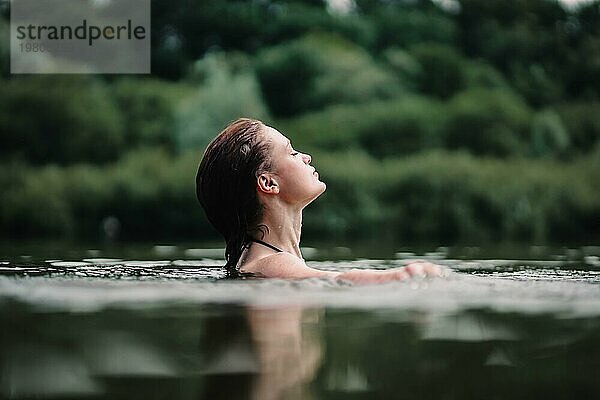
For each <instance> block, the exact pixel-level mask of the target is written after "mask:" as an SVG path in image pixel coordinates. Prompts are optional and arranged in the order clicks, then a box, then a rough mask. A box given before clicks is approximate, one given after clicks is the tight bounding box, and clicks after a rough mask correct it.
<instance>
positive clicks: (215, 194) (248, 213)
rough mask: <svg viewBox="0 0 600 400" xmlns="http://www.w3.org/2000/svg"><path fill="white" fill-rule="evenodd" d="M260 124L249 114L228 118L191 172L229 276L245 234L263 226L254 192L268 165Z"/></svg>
mask: <svg viewBox="0 0 600 400" xmlns="http://www.w3.org/2000/svg"><path fill="white" fill-rule="evenodd" d="M265 128H266V126H265V124H263V123H262V122H261V121H258V120H255V119H249V118H240V119H237V120H235V121H233V122H232V123H230V124H229V125H227V127H226V128H225V129H223V131H221V133H219V134H218V135H217V137H215V138H214V139H213V140H212V141H211V142H210V143H209V145H208V147H207V148H206V151H205V152H204V155H203V157H202V161H201V162H200V165H199V167H198V173H197V174H196V197H197V198H198V201H199V202H200V204H201V205H202V207H203V208H204V212H205V213H206V216H207V217H208V220H209V221H210V222H211V224H213V226H214V227H215V228H216V229H217V231H219V232H220V233H221V235H223V237H224V238H225V242H226V248H225V259H226V261H227V263H226V264H225V268H226V269H227V271H228V273H229V274H230V275H232V276H235V275H237V273H238V271H237V269H236V265H237V263H238V260H239V258H240V256H241V254H242V251H243V249H244V246H245V245H246V244H247V243H248V238H249V236H255V235H256V232H259V234H260V233H262V236H261V237H264V234H265V229H268V228H267V227H266V226H265V225H259V223H260V219H261V217H262V210H263V207H262V205H261V204H260V202H259V200H258V196H257V193H256V180H257V178H258V176H259V175H260V174H261V173H263V172H266V171H268V170H270V168H271V160H270V156H269V154H270V150H271V144H270V143H269V142H268V141H267V140H266V139H265V138H264V135H263V132H264V130H265Z"/></svg>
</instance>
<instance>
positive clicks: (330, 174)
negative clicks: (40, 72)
mask: <svg viewBox="0 0 600 400" xmlns="http://www.w3.org/2000/svg"><path fill="white" fill-rule="evenodd" d="M315 160H316V161H315V163H316V164H317V168H318V169H319V170H320V171H321V174H320V175H321V177H322V179H323V180H324V181H325V182H326V183H327V185H328V189H327V192H326V195H325V198H324V199H323V200H322V201H317V202H316V204H315V208H316V209H317V210H313V211H311V212H310V213H307V216H306V217H305V223H304V226H305V227H306V228H307V231H309V232H312V231H313V230H314V232H318V233H321V234H323V233H327V234H329V235H334V236H337V237H338V238H350V237H361V236H362V237H369V236H370V235H376V236H378V237H388V238H392V239H393V240H402V241H404V242H418V241H422V240H429V241H431V240H435V241H438V242H441V243H456V242H471V243H472V242H478V243H481V242H485V241H492V240H493V241H495V240H529V241H536V242H543V241H548V240H555V241H561V240H563V241H564V240H585V239H586V238H587V235H588V233H587V232H589V231H588V230H586V229H588V228H589V229H593V228H592V227H593V223H592V222H591V221H590V218H592V219H593V218H594V216H597V215H598V213H599V212H600V190H599V189H598V187H597V185H596V186H593V185H591V184H590V183H591V182H593V181H597V180H598V179H599V178H600V177H599V176H598V174H599V171H600V169H591V168H589V167H588V165H589V161H587V162H586V161H583V160H582V161H581V162H580V163H574V164H556V163H548V162H539V161H527V160H520V161H514V160H513V161H502V160H497V159H496V160H494V159H477V158H474V157H472V156H469V155H466V154H448V153H440V152H435V153H423V154H420V155H415V156H412V157H409V158H406V159H395V160H392V159H390V160H387V161H385V162H378V161H375V160H374V159H370V158H369V157H367V156H365V155H364V154H362V155H361V154H360V153H346V154H342V155H329V156H321V157H320V158H317V157H315ZM515 177H518V179H515Z"/></svg>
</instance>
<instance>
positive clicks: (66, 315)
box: [0, 246, 600, 399]
mask: <svg viewBox="0 0 600 400" xmlns="http://www.w3.org/2000/svg"><path fill="white" fill-rule="evenodd" d="M26 251H28V252H29V253H26ZM32 252H33V253H32ZM57 253H58V254H63V255H64V256H63V257H56V254H57ZM483 253H484V252H481V251H479V249H478V248H461V249H452V248H451V249H446V248H441V249H435V250H432V251H429V252H426V251H423V252H420V254H413V253H410V252H408V251H400V252H396V253H392V254H385V257H382V258H381V259H375V258H364V257H363V258H358V257H357V256H356V255H355V254H353V253H352V251H350V250H349V249H344V248H334V249H329V250H327V251H325V250H318V249H307V250H306V251H305V255H306V256H307V258H309V259H312V261H309V265H311V266H313V267H315V268H322V269H329V270H339V271H342V270H346V269H348V268H378V269H385V268H390V267H394V266H400V265H403V264H405V263H406V262H407V261H408V260H410V259H411V258H415V257H417V258H429V259H433V260H435V262H438V263H440V264H443V265H446V266H448V268H449V269H450V270H451V273H450V274H449V276H448V277H446V278H439V279H425V280H412V281H407V282H395V283H388V284H383V285H371V286H352V285H349V284H344V283H337V282H331V281H326V280H318V279H310V280H304V281H283V280H229V279H223V278H224V271H223V270H222V269H221V268H220V267H219V265H222V261H220V260H218V259H216V258H218V257H219V255H220V254H221V253H220V252H219V251H215V250H206V249H190V248H181V247H171V246H155V247H152V248H148V249H147V251H139V249H138V250H136V251H134V250H128V249H116V250H115V249H113V250H80V251H67V250H64V249H61V250H56V249H54V250H52V249H50V250H48V249H45V250H43V251H42V250H39V249H33V250H31V249H12V250H11V251H8V250H5V254H7V255H6V256H5V257H4V259H3V260H2V261H1V263H0V338H1V341H0V399H25V398H53V399H56V398H86V399H87V398H90V399H92V398H93V399H96V398H101V399H121V398H123V399H164V398H169V399H221V398H224V399H229V398H235V399H239V398H251V399H288V398H289V399H338V398H339V399H342V398H344V399H346V398H365V399H395V398H402V399H441V398H443V399H537V398H540V399H542V398H543V399H547V398H550V399H554V398H559V399H591V398H598V396H599V388H600V386H599V384H598V382H600V262H599V258H598V256H599V255H600V248H599V247H589V246H588V247H584V248H571V249H566V248H565V249H548V248H527V249H525V250H524V251H522V252H521V254H519V255H520V257H518V258H519V259H507V258H504V259H490V257H483V255H484V254H483ZM31 254H34V255H33V256H32V255H31ZM119 255H122V257H119V258H117V257H118V256H119ZM49 256H54V257H52V258H47V257H49ZM513 258H517V257H513ZM332 259H335V260H336V261H330V260H332Z"/></svg>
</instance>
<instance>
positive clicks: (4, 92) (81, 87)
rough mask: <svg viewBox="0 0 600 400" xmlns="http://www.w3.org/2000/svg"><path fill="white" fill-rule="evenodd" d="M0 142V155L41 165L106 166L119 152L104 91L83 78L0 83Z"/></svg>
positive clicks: (118, 119)
mask: <svg viewBox="0 0 600 400" xmlns="http://www.w3.org/2000/svg"><path fill="white" fill-rule="evenodd" d="M0 141H2V146H0V152H1V153H2V154H3V156H4V157H7V156H8V157H16V158H21V159H23V160H27V161H28V162H32V163H41V164H43V163H47V162H57V163H72V162H78V161H79V162H81V161H87V162H95V163H97V162H106V161H110V160H115V159H117V158H118V157H119V155H120V154H121V153H122V151H123V150H124V149H125V143H124V135H123V119H122V115H121V113H120V112H119V109H118V107H117V104H116V103H115V101H114V99H113V98H111V96H110V92H109V90H108V88H107V87H106V86H105V85H103V84H102V83H101V82H99V81H95V80H93V78H83V77H82V78H77V77H66V78H60V77H56V76H44V77H28V78H18V79H11V80H7V81H5V82H3V83H2V85H0ZM99 143H100V144H101V145H99Z"/></svg>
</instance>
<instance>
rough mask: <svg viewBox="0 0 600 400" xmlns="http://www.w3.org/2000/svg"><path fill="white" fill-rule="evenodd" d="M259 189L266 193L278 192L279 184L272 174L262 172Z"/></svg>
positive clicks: (258, 182)
mask: <svg viewBox="0 0 600 400" xmlns="http://www.w3.org/2000/svg"><path fill="white" fill-rule="evenodd" d="M256 183H257V187H258V190H260V191H261V192H263V193H265V194H278V193H279V184H278V183H277V180H276V179H275V177H274V176H273V175H271V174H260V175H259V176H258V179H257V182H256Z"/></svg>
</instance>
